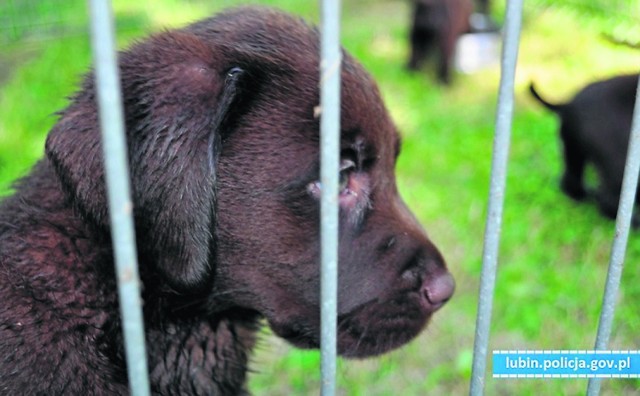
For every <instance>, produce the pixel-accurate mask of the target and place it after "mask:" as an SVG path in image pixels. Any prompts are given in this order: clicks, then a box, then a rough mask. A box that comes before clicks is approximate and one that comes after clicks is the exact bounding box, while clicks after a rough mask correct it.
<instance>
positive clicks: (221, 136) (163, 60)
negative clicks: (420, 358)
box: [0, 8, 454, 395]
mask: <svg viewBox="0 0 640 396" xmlns="http://www.w3.org/2000/svg"><path fill="white" fill-rule="evenodd" d="M318 44H319V38H318V34H317V32H316V30H314V29H312V28H310V27H309V26H307V25H306V24H305V23H303V22H302V21H301V20H298V19H296V18H292V17H290V16H288V15H286V14H283V13H280V12H277V11H273V10H268V9H262V8H240V9H235V10H232V11H228V12H225V13H222V14H220V15H218V16H216V17H214V18H211V19H207V20H204V21H202V22H199V23H196V24H194V25H191V26H189V27H186V28H184V29H181V30H176V31H169V32H165V33H162V34H159V35H157V36H155V37H152V38H150V39H148V40H147V41H144V42H141V43H139V44H136V45H134V46H133V47H132V48H131V49H129V50H128V51H125V52H123V53H121V54H120V68H121V80H122V88H123V96H124V106H125V122H126V133H127V140H128V149H129V161H130V167H131V181H132V189H133V204H134V206H133V213H134V218H135V225H136V235H137V245H138V248H139V263H140V275H141V280H142V284H143V300H144V317H145V326H146V338H147V345H148V350H147V351H148V357H149V369H150V381H151V387H152V392H153V393H154V394H165V395H169V394H172V395H178V394H179V395H187V394H198V395H204V394H207V395H235V394H244V393H245V388H244V383H245V377H246V371H247V364H248V359H249V354H250V352H251V350H252V347H253V345H254V342H255V338H256V331H257V329H258V327H259V323H260V320H261V318H265V319H266V322H267V323H268V324H269V325H270V326H271V328H272V329H273V331H274V332H275V333H276V334H277V335H279V336H281V337H283V338H285V339H286V340H288V341H289V342H291V343H292V344H294V345H297V346H299V347H302V348H316V347H318V345H319V337H320V335H319V326H320V319H319V260H318V257H319V248H320V244H319V235H318V233H319V231H318V230H319V196H320V193H321V185H320V183H319V181H318V179H319V166H320V165H319V144H318V141H319V131H318V129H319V119H318V117H317V116H314V114H315V113H316V110H315V109H316V108H317V106H318V104H319V103H318V102H319V92H318V85H319V70H318V63H319V59H318V52H319V47H318ZM95 94H96V90H95V87H94V83H93V78H92V76H88V77H87V78H86V79H85V81H84V84H83V86H82V89H81V90H80V91H79V92H78V93H77V94H76V95H75V96H74V97H73V98H72V101H71V104H70V105H69V107H67V109H66V110H64V111H63V112H62V113H61V114H60V120H59V121H58V123H57V124H56V125H55V126H54V128H53V129H52V130H51V132H50V134H49V136H48V138H47V142H46V157H45V158H44V159H43V160H41V161H40V162H39V163H38V164H37V165H36V166H35V167H34V169H33V170H32V172H31V174H30V175H28V176H27V177H25V178H24V179H22V180H21V181H19V182H18V183H17V184H16V185H15V188H16V193H15V195H13V196H11V197H9V198H7V199H6V200H5V201H4V202H3V203H2V204H1V206H0V265H1V268H2V271H0V301H2V303H1V305H0V355H1V356H2V358H1V359H0V393H2V394H21V395H34V394H46V395H60V394H92V395H113V394H116V395H121V394H127V393H128V390H127V377H126V367H125V361H124V351H123V341H122V336H121V323H120V319H119V311H118V304H117V299H118V298H117V293H116V283H115V279H114V270H113V257H112V253H111V252H112V245H111V241H110V237H109V223H108V216H107V213H108V207H107V203H106V198H105V186H104V170H103V165H102V160H101V157H102V155H101V143H100V134H99V130H98V112H97V108H96V103H95ZM341 122H342V133H341V165H340V172H341V180H342V182H341V192H340V197H339V205H340V246H339V255H340V256H339V257H340V267H339V284H338V288H339V304H338V315H339V317H338V329H339V330H338V351H339V353H340V354H341V355H343V356H350V357H366V356H373V355H378V354H381V353H384V352H387V351H389V350H391V349H393V348H396V347H399V346H401V345H403V344H405V343H406V342H408V341H410V340H411V339H412V338H414V337H415V336H416V335H417V334H418V333H419V332H420V331H421V330H422V329H423V328H424V326H425V325H426V323H427V321H428V320H429V318H430V317H431V316H432V314H433V313H434V312H435V311H436V310H437V309H438V308H440V307H441V306H442V305H443V304H444V303H445V302H446V301H447V300H448V299H449V298H450V297H451V295H452V293H453V289H454V282H453V278H452V277H451V275H450V274H449V273H448V272H447V270H446V267H445V263H444V260H443V258H442V256H441V254H440V253H439V251H438V249H437V248H436V247H435V246H434V245H433V243H432V242H431V241H430V240H429V239H428V238H427V235H426V234H425V232H424V230H423V228H422V227H421V226H420V225H419V224H418V222H417V221H416V219H415V218H414V216H413V215H412V213H411V212H410V211H409V209H408V208H407V207H406V206H405V204H404V202H403V201H402V199H401V198H400V196H399V195H398V191H397V188H396V182H395V175H394V165H395V162H396V158H397V157H398V155H399V152H400V138H399V136H398V133H397V131H396V128H395V126H394V125H393V122H392V121H391V119H390V118H389V115H388V113H387V111H386V110H385V107H384V105H383V103H382V101H381V99H380V96H379V93H378V89H377V88H376V85H375V83H374V81H373V80H372V79H371V77H370V76H369V75H368V74H367V73H366V72H365V71H364V70H363V69H362V67H361V66H360V65H359V64H358V63H357V62H356V61H355V60H354V59H353V58H352V57H350V56H349V55H348V54H345V55H344V64H343V69H342V121H341Z"/></svg>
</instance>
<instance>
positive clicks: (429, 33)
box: [407, 0, 473, 84]
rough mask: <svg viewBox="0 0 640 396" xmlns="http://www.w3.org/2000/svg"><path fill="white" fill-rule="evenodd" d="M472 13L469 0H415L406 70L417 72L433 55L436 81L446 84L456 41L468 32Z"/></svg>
mask: <svg viewBox="0 0 640 396" xmlns="http://www.w3.org/2000/svg"><path fill="white" fill-rule="evenodd" d="M472 12H473V4H472V3H471V0H415V1H414V2H413V18H412V25H411V32H410V36H409V43H410V45H411V55H410V59H409V63H408V65H407V67H408V68H409V69H410V70H418V69H419V68H420V67H421V65H422V64H423V63H424V62H425V61H426V60H427V59H428V58H429V57H432V56H434V55H435V56H436V59H437V76H438V80H439V81H440V82H442V83H444V84H449V83H450V82H451V68H452V63H453V56H454V54H455V49H456V42H457V40H458V37H460V35H462V34H464V33H467V32H469V30H470V24H469V18H470V16H471V13H472Z"/></svg>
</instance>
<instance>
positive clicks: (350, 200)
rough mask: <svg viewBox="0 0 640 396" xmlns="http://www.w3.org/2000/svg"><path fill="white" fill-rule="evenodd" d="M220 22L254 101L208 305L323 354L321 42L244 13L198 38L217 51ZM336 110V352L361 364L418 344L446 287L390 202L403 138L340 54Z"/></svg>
mask: <svg viewBox="0 0 640 396" xmlns="http://www.w3.org/2000/svg"><path fill="white" fill-rule="evenodd" d="M221 20H223V21H225V23H227V24H230V25H231V26H232V28H229V35H231V36H232V40H230V42H233V43H234V44H233V45H234V47H233V49H231V50H230V51H229V56H230V58H232V59H236V60H237V61H236V62H237V63H239V64H242V65H244V66H243V67H244V68H245V69H246V70H248V72H247V77H248V82H247V84H246V86H247V91H245V92H244V95H245V96H248V97H245V99H246V101H245V102H244V106H243V109H242V115H241V116H240V117H238V118H236V119H235V120H234V121H233V122H232V124H229V128H228V130H226V131H225V132H224V136H223V138H222V145H221V151H220V154H219V160H218V167H217V169H218V212H217V222H218V224H217V228H216V233H217V236H218V238H217V243H218V250H217V254H218V264H217V271H216V284H217V287H216V291H217V292H218V293H219V295H220V296H221V299H227V303H226V304H223V305H225V306H226V305H227V304H229V303H231V304H236V305H239V306H243V307H247V308H251V309H254V310H256V311H259V312H261V313H262V314H263V315H264V316H265V317H266V318H267V320H268V322H269V324H270V326H271V327H272V329H273V330H274V331H275V332H276V333H277V334H278V335H280V336H282V337H284V338H285V339H287V340H289V341H291V342H292V343H294V344H295V345H298V346H301V347H317V346H318V344H319V256H320V250H319V249H320V245H319V213H320V212H319V210H320V209H319V197H320V194H321V191H322V186H321V185H320V183H319V168H320V163H319V150H320V146H319V118H318V117H316V116H314V114H315V112H316V108H317V106H318V105H319V90H318V87H319V69H318V64H319V58H318V53H319V45H318V44H319V38H318V35H317V33H316V32H315V31H314V30H313V29H310V28H309V27H308V26H307V25H305V24H304V23H302V22H300V21H298V20H295V19H292V18H290V17H286V16H283V15H282V14H268V15H264V14H262V12H256V11H249V12H247V10H243V11H236V12H231V13H228V14H225V15H224V16H223V17H220V19H219V20H215V19H214V20H211V21H205V22H203V23H201V24H199V25H197V26H195V27H193V28H192V31H194V32H195V33H196V34H198V35H200V36H201V37H203V39H204V40H205V41H209V40H212V39H214V38H215V36H216V35H217V34H219V32H220V31H221V30H222V29H225V28H221V27H219V25H218V23H220V21H221ZM241 96H242V95H241ZM341 105H342V108H341V111H342V112H341V129H342V131H341V165H340V168H341V193H340V198H339V201H340V236H339V239H340V248H339V249H340V251H339V293H338V294H339V333H338V348H339V352H340V353H341V354H343V355H347V356H367V355H373V354H378V353H382V352H385V351H387V350H389V349H392V348H394V347H397V346H399V345H401V344H403V343H405V342H407V341H408V340H410V339H411V338H413V337H414V336H416V335H417V334H418V333H419V332H420V330H421V329H422V328H423V327H424V325H425V323H426V322H427V320H428V318H429V317H430V316H431V314H432V313H433V312H434V311H435V310H436V309H437V308H439V307H440V306H441V305H442V304H443V303H444V302H445V301H446V300H447V299H448V298H449V297H450V296H451V294H452V292H453V288H454V283H453V279H452V277H451V276H450V275H449V273H448V272H447V271H446V268H445V264H444V260H443V258H442V256H441V255H440V253H439V252H438V250H437V249H436V248H435V246H434V245H433V244H432V243H431V242H430V241H429V239H428V238H427V236H426V234H425V232H424V230H423V229H422V227H421V226H420V225H419V224H418V222H417V221H416V219H415V218H414V216H413V215H412V214H411V212H410V211H409V210H408V209H407V207H406V206H405V204H404V203H403V201H402V199H401V198H400V197H399V195H398V191H397V189H396V181H395V175H394V167H395V162H396V158H397V156H398V155H399V152H400V147H401V144H400V139H399V136H398V133H397V131H396V129H395V127H394V125H393V123H392V121H391V120H390V118H389V116H388V113H387V111H386V109H385V107H384V105H383V103H382V101H381V99H380V95H379V92H378V89H377V87H376V85H375V83H374V82H373V80H372V79H371V78H370V76H369V75H368V74H367V73H366V72H365V71H364V70H363V69H362V67H361V66H360V65H359V64H358V63H357V62H356V61H355V60H354V59H353V58H352V57H350V56H349V55H348V54H344V63H343V68H342V100H341ZM214 300H215V303H216V304H217V303H220V299H214Z"/></svg>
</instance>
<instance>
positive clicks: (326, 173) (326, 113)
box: [320, 0, 342, 396]
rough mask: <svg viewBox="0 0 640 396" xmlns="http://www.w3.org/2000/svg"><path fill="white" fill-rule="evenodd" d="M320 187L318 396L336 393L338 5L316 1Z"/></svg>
mask: <svg viewBox="0 0 640 396" xmlns="http://www.w3.org/2000/svg"><path fill="white" fill-rule="evenodd" d="M321 8H322V12H321V18H322V20H321V39H320V41H321V49H320V56H321V60H320V84H321V87H320V109H321V118H320V156H321V159H320V163H321V169H320V183H321V186H322V190H321V191H322V198H321V205H320V210H321V224H320V232H321V243H322V251H321V263H322V264H321V272H322V275H321V290H320V300H321V309H320V320H321V323H322V334H321V340H320V349H321V372H322V388H321V392H322V395H323V396H332V395H334V394H335V391H336V356H337V350H336V338H337V337H336V331H337V309H338V297H337V294H338V213H339V208H338V193H339V191H338V176H339V161H340V143H339V142H340V70H341V66H340V65H341V58H342V54H341V52H340V1H338V0H322V1H321Z"/></svg>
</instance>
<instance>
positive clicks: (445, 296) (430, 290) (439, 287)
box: [422, 272, 456, 311]
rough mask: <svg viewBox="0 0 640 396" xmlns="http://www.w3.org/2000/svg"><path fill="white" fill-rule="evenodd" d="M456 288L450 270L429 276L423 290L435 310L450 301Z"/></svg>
mask: <svg viewBox="0 0 640 396" xmlns="http://www.w3.org/2000/svg"><path fill="white" fill-rule="evenodd" d="M455 288H456V282H455V280H454V279H453V276H451V274H450V273H448V272H442V273H439V274H436V275H433V276H430V277H428V278H427V279H426V280H425V281H424V283H423V285H422V292H423V293H424V296H425V298H426V299H427V301H429V304H431V306H432V307H433V310H434V311H435V310H436V309H438V308H440V307H442V306H443V305H444V303H446V302H447V301H449V299H450V298H451V296H452V295H453V291H454V290H455Z"/></svg>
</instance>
